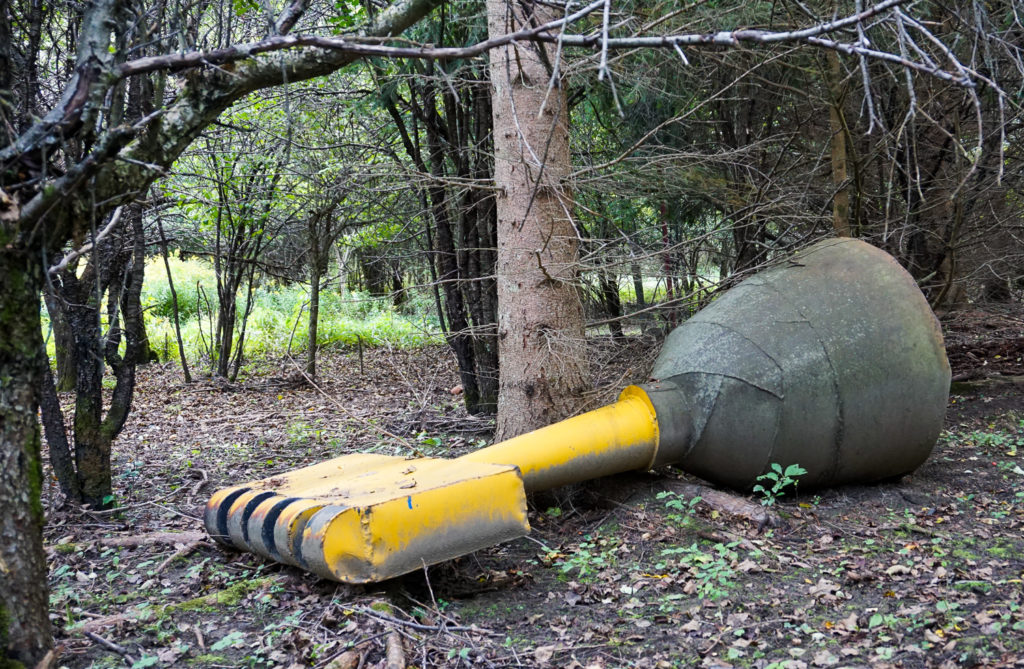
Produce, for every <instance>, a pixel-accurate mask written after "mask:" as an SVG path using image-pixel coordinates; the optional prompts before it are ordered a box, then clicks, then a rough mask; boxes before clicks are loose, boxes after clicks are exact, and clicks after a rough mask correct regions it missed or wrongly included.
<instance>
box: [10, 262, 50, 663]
mask: <svg viewBox="0 0 1024 669" xmlns="http://www.w3.org/2000/svg"><path fill="white" fill-rule="evenodd" d="M37 257H38V256H36V255H35V254H30V253H21V252H20V251H19V250H17V249H15V250H10V249H9V247H8V248H7V249H5V248H4V244H0V267H3V268H4V271H3V272H0V295H3V296H4V299H3V323H4V328H5V332H4V336H3V337H0V379H3V382H2V383H0V508H2V509H3V512H2V513H0V665H5V664H6V663H5V662H4V659H9V660H14V661H18V662H22V663H24V664H25V665H26V666H29V667H31V666H34V665H35V664H36V663H37V662H38V661H39V660H40V659H42V657H43V655H45V654H46V651H47V650H49V649H50V648H51V647H52V645H53V639H52V637H51V633H50V621H49V617H48V614H49V608H50V607H49V593H48V591H47V588H46V556H45V555H44V553H43V509H42V506H41V504H40V501H39V493H40V489H41V486H42V480H43V474H42V466H41V462H40V438H39V422H38V420H37V418H36V412H37V410H38V408H39V396H38V390H37V389H38V388H39V387H40V386H41V384H42V382H43V379H42V366H43V364H44V361H43V360H42V359H41V356H40V353H41V351H42V345H43V341H42V333H41V324H40V322H39V293H40V290H41V289H42V287H43V281H42V276H43V274H42V267H40V266H39V265H38V264H37V260H36V258H37Z"/></svg>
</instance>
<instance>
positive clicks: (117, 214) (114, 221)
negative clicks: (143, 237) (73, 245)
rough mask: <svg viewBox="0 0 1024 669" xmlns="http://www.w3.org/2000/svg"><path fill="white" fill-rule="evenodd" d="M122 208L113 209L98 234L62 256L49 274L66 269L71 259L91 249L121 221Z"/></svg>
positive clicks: (55, 273) (75, 258)
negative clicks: (111, 214) (108, 219)
mask: <svg viewBox="0 0 1024 669" xmlns="http://www.w3.org/2000/svg"><path fill="white" fill-rule="evenodd" d="M123 209H124V207H123V206H121V207H118V208H117V209H115V210H114V215H113V216H111V217H110V222H109V223H107V224H106V225H105V226H103V229H102V230H100V231H99V234H97V235H96V239H94V240H92V241H91V242H89V243H87V244H84V245H83V246H82V248H80V249H77V250H75V251H72V252H71V253H69V254H67V255H66V256H64V258H63V259H62V260H61V261H60V262H59V263H57V264H56V265H54V266H53V267H51V268H50V270H49V271H50V274H51V275H52V276H56V275H57V274H59V273H60V272H61V271H62V270H64V269H66V268H67V266H68V264H69V263H70V262H71V261H72V260H77V259H78V258H79V257H81V256H83V255H85V254H86V253H88V252H89V251H91V250H92V248H93V247H94V246H96V245H97V244H99V243H100V242H101V241H103V238H104V237H106V236H107V235H109V234H110V231H111V230H113V229H114V228H116V227H117V224H118V223H120V222H121V211H122V210H123Z"/></svg>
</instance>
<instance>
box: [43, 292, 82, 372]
mask: <svg viewBox="0 0 1024 669" xmlns="http://www.w3.org/2000/svg"><path fill="white" fill-rule="evenodd" d="M43 298H44V299H45V301H46V312H47V314H49V316H50V327H51V328H53V347H54V351H55V353H56V356H57V380H56V387H57V392H67V391H69V390H74V389H75V375H76V374H77V367H76V365H75V351H74V342H73V341H72V337H73V335H72V332H71V327H70V326H69V325H68V322H67V318H65V317H64V312H63V311H62V310H61V309H60V306H59V305H58V304H57V302H56V297H55V296H54V295H53V292H52V291H50V290H47V291H46V293H45V294H44V295H43Z"/></svg>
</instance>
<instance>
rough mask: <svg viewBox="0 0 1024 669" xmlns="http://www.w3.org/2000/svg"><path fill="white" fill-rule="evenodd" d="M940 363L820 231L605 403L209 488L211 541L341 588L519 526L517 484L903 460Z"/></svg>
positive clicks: (911, 465)
mask: <svg viewBox="0 0 1024 669" xmlns="http://www.w3.org/2000/svg"><path fill="white" fill-rule="evenodd" d="M949 381H950V371H949V364H948V362H947V361H946V354H945V349H944V348H943V343H942V334H941V332H940V330H939V326H938V322H937V321H936V319H935V316H934V315H933V314H932V312H931V309H930V308H929V307H928V303H927V301H926V300H925V299H924V296H922V295H921V292H920V291H919V290H918V288H917V285H916V284H915V282H914V280H913V279H912V278H911V277H910V275H909V274H907V273H906V272H905V271H904V270H903V269H902V268H901V267H900V266H899V265H898V264H897V263H896V261H895V260H893V258H891V257H890V256H889V255H888V254H886V253H885V252H883V251H881V250H879V249H877V248H875V247H873V246H871V245H869V244H866V243H864V242H861V241H857V240H853V239H832V240H826V241H823V242H819V243H818V244H815V245H813V246H810V247H808V248H806V249H804V250H803V251H800V252H799V253H797V254H795V255H794V256H792V257H791V258H790V259H789V260H788V261H786V262H784V263H782V264H780V265H778V266H776V267H773V268H771V269H768V270H766V271H764V272H762V273H760V274H757V275H755V276H753V277H751V278H749V279H747V280H745V281H743V282H742V283H740V284H739V285H737V286H736V287H734V288H732V289H731V290H729V291H728V292H727V293H725V294H724V295H722V296H721V297H720V298H718V299H717V300H715V301H714V302H713V303H712V304H711V305H710V306H708V307H707V308H705V309H704V310H702V311H701V312H700V313H698V314H697V315H695V316H694V317H693V318H691V319H689V320H688V321H686V323H684V324H683V325H681V326H680V327H678V328H677V329H675V330H674V331H673V332H672V333H671V334H670V335H669V336H668V338H667V339H666V341H665V344H664V346H663V349H662V351H661V355H660V356H659V357H658V359H657V362H656V363H655V365H654V370H653V372H652V374H651V380H650V382H648V383H644V384H639V385H635V386H629V387H627V388H626V389H625V390H623V391H622V394H621V395H620V396H619V399H618V401H617V402H615V403H614V404H612V405H610V406H607V407H604V408H601V409H597V410H595V411H591V412H589V413H586V414H583V415H581V416H576V417H575V418H570V419H568V420H565V421H562V422H560V423H556V424H554V425H550V426H548V427H546V428H543V429H540V430H537V431H535V432H531V433H529V434H525V435H522V436H519V437H516V438H514V439H510V440H508V441H505V442H502V443H499V444H495V445H493V446H490V447H488V448H484V449H482V450H479V451H476V452H473V453H470V454H468V455H464V456H462V457H460V458H456V459H453V460H447V459H438V458H418V459H408V458H403V457H395V456H386V455H371V454H355V455H345V456H341V457H339V458H335V459H333V460H328V461H326V462H321V463H319V464H317V465H313V466H311V467H306V468H303V469H299V470H296V471H292V472H289V473H286V474H281V475H279V476H274V477H271V478H268V479H263V480H262V481H256V482H254V483H248V484H245V485H242V486H237V487H232V488H227V489H224V490H220V491H218V492H217V493H215V494H214V495H213V497H212V498H211V499H210V501H209V503H208V504H207V507H206V514H205V523H206V528H207V531H208V532H209V533H210V535H211V536H213V537H214V538H215V539H217V540H218V541H221V542H223V543H226V544H230V545H233V546H236V547H238V548H240V549H242V550H250V551H253V552H255V553H258V554H260V555H263V556H266V557H268V558H270V559H273V560H277V561H279V562H283V563H285V564H290V565H295V566H298V567H302V568H304V569H307V570H309V571H312V572H314V573H316V574H319V575H320V576H323V577H325V578H330V579H334V580H338V581H343V582H348V583H365V582H373V581H381V580H384V579H387V578H391V577H393V576H398V575H399V574H403V573H406V572H409V571H413V570H415V569H420V568H422V567H423V566H424V565H429V564H433V563H437V562H441V561H444V560H449V559H451V558H454V557H457V556H460V555H464V554H466V553H469V552H471V551H474V550H477V549H479V548H483V547H485V546H489V545H492V544H495V543H499V542H502V541H506V540H508V539H512V538H515V537H519V536H522V535H524V534H526V533H528V532H529V530H530V526H529V522H528V520H527V513H526V493H527V492H530V491H534V490H543V489H548V488H554V487H557V486H561V485H566V484H569V483H574V482H578V481H585V480H589V479H593V478H596V477H600V476H606V475H608V474H614V473H618V472H625V471H631V470H646V469H651V468H654V467H658V466H661V465H676V466H678V467H681V468H682V469H684V470H686V471H688V472H691V473H693V474H696V475H697V476H700V477H702V478H704V479H707V480H709V481H712V482H715V483H719V484H722V485H726V486H729V487H732V488H738V489H749V488H750V486H751V485H753V483H754V482H755V481H756V479H757V477H758V476H759V475H760V474H762V473H764V472H765V471H766V470H767V469H768V468H769V466H770V465H771V464H772V463H779V464H781V465H784V466H785V465H789V464H799V465H801V466H802V467H803V468H804V469H806V470H807V474H806V475H805V476H803V477H802V478H801V479H800V487H801V489H805V488H809V487H812V486H817V487H820V486H830V485H839V484H843V483H866V482H871V481H878V480H881V479H887V478H892V477H897V476H900V475H903V474H906V473H908V472H911V471H913V470H914V469H915V468H916V467H918V466H919V465H920V464H921V463H922V462H924V461H925V459H926V458H927V457H928V455H929V453H930V452H931V449H932V446H933V444H934V443H935V440H936V438H937V437H938V435H939V431H940V430H941V428H942V423H943V418H944V415H945V409H946V400H947V396H948V391H949Z"/></svg>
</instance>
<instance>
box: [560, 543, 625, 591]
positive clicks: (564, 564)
mask: <svg viewBox="0 0 1024 669" xmlns="http://www.w3.org/2000/svg"><path fill="white" fill-rule="evenodd" d="M586 539H587V540H586V541H583V542H582V543H580V545H579V548H577V549H576V550H575V551H573V554H572V555H566V556H564V557H563V558H562V559H561V560H560V561H559V567H560V568H561V570H562V573H563V574H565V575H567V576H568V575H571V574H572V573H573V572H576V577H577V578H579V579H580V580H581V581H582V580H586V579H588V578H590V577H593V576H594V575H595V574H597V572H599V571H601V570H602V569H606V568H608V567H610V566H612V564H613V563H614V555H613V554H614V552H615V549H616V548H618V545H617V544H616V543H614V542H612V541H611V540H609V539H605V538H591V537H589V536H588V537H586Z"/></svg>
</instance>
